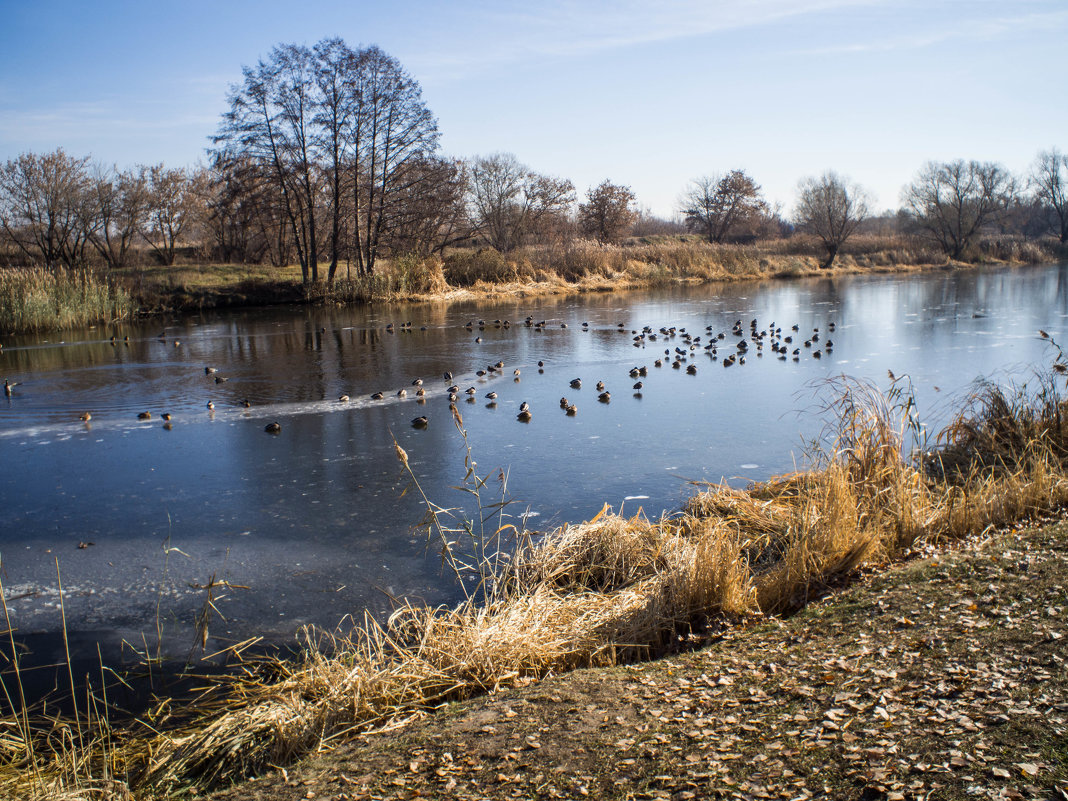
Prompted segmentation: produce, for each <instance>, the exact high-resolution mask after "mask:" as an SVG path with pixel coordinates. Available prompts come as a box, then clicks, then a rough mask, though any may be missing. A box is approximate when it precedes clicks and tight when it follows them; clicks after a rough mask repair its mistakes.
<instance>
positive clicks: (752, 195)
mask: <svg viewBox="0 0 1068 801" xmlns="http://www.w3.org/2000/svg"><path fill="white" fill-rule="evenodd" d="M680 205H681V209H680V211H681V212H682V214H683V216H684V217H685V219H686V224H687V225H688V226H689V227H690V230H693V231H700V232H702V233H703V234H704V236H705V237H706V238H707V239H708V241H709V242H716V243H720V242H724V241H726V240H727V239H729V238H732V237H737V236H741V235H745V234H749V235H753V234H754V233H755V231H756V229H757V227H758V226H759V224H760V222H761V221H762V220H763V218H764V217H766V216H767V215H768V212H769V208H768V204H767V202H766V201H765V200H764V198H763V196H762V195H761V192H760V186H759V184H757V183H756V181H754V180H753V179H752V178H750V177H749V176H748V175H746V174H745V173H744V172H743V171H742V170H731V171H730V172H729V173H727V174H726V175H724V176H722V177H716V176H702V177H701V178H696V179H694V180H693V181H691V182H690V187H689V188H688V189H687V190H686V192H685V193H684V194H683V196H682V199H681V204H680Z"/></svg>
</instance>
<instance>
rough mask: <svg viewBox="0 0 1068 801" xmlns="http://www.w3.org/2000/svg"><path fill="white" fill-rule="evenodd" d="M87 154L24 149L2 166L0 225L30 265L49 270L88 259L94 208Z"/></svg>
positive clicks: (74, 265) (0, 175)
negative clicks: (35, 263)
mask: <svg viewBox="0 0 1068 801" xmlns="http://www.w3.org/2000/svg"><path fill="white" fill-rule="evenodd" d="M88 164H89V159H88V158H81V159H76V158H73V157H71V156H68V155H67V154H66V153H64V152H63V150H62V149H60V150H56V151H54V152H52V153H46V154H44V155H36V154H34V153H23V154H22V155H21V156H19V157H18V158H16V159H12V160H9V161H7V162H6V163H5V164H4V165H3V166H2V167H0V228H2V229H3V231H4V234H5V236H6V237H7V238H8V239H9V240H11V242H12V243H13V244H14V245H15V246H16V247H17V248H18V249H19V250H21V251H22V253H24V254H25V256H26V257H27V259H29V261H30V262H31V263H33V262H36V261H38V260H40V261H41V262H43V263H44V266H45V267H47V268H49V269H55V268H57V267H67V268H74V267H78V266H80V265H82V264H84V262H85V249H86V244H87V242H88V234H89V231H90V230H91V229H92V227H93V225H94V224H95V223H94V221H93V215H92V212H91V206H92V198H91V193H90V191H89V187H90V180H89V174H88Z"/></svg>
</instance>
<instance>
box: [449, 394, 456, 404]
mask: <svg viewBox="0 0 1068 801" xmlns="http://www.w3.org/2000/svg"><path fill="white" fill-rule="evenodd" d="M449 403H456V393H455V392H450V393H449Z"/></svg>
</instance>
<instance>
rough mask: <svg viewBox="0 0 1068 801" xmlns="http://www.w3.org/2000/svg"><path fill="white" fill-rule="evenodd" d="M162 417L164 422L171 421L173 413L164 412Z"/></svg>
mask: <svg viewBox="0 0 1068 801" xmlns="http://www.w3.org/2000/svg"><path fill="white" fill-rule="evenodd" d="M86 414H88V412H86ZM160 417H162V418H163V422H164V423H169V422H170V421H171V413H170V412H164V413H163V414H161V415H160Z"/></svg>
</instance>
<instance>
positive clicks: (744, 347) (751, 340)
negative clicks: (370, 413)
mask: <svg viewBox="0 0 1068 801" xmlns="http://www.w3.org/2000/svg"><path fill="white" fill-rule="evenodd" d="M487 325H490V324H489V323H487V322H486V321H485V320H478V321H477V322H476V321H475V320H470V321H468V322H467V323H466V324H465V325H464V328H466V329H467V330H468V331H474V330H475V329H476V328H477V329H478V330H479V331H480V332H481V331H484V330H485V329H486V327H487ZM492 325H493V326H494V327H495V328H498V329H502V328H503V329H507V328H510V327H512V324H511V323H510V322H509V321H508V320H494V321H493V322H492ZM524 325H525V326H526V327H528V328H533V329H535V330H544V329H545V327H546V325H547V323H546V321H544V320H543V321H540V322H535V321H534V318H533V317H527V318H526V320H525V321H524ZM835 326H836V324H835V323H834V322H833V321H830V322H828V323H827V324H826V332H827V333H832V332H834V330H835ZM560 327H561V328H567V327H568V326H567V323H560ZM398 330H399V331H410V330H412V324H411V323H401V324H399V325H397V324H394V323H390V324H389V325H387V326H386V331H387V332H389V333H393V332H395V331H398ZM423 330H425V328H424V329H423ZM582 330H584V331H589V330H590V324H589V323H588V322H584V323H582ZM616 330H617V331H619V332H621V333H624V334H629V335H630V336H631V339H632V343H633V345H634V347H637V348H645V347H647V346H649V345H652V344H654V343H660V342H663V343H665V344H667V345H669V347H665V348H664V354H663V356H658V357H657V358H656V359H655V360H654V361H653V368H654V369H661V368H664V367H670V368H672V369H675V370H681V369H685V371H686V373H687V374H689V375H697V369H698V364H697V361H696V359H697V358H698V357H700V356H704V357H706V360H707V361H708V362H710V363H718V364H721V365H722V366H723V367H724V368H729V367H733V366H734V365H744V364H745V361H746V357H747V356H748V357H750V358H752V357H754V356H755V357H757V358H763V356H764V353H765V349H766V350H767V351H769V352H770V353H771V354H773V355H774V356H775V357H776V358H777V359H778V360H779V361H787V360H792V361H795V362H797V361H800V360H801V359H802V358H803V357H805V356H809V357H811V358H814V359H821V358H823V356H825V355H827V356H830V355H831V354H832V353H833V352H834V341H833V340H832V339H830V338H829V337H825V336H823V334H822V333H821V331H820V329H819V328H818V327H816V328H813V329H812V331H811V333H809V332H805V333H801V331H800V326H799V325H796V324H795V325H792V326H790V327H789V329H788V330H787V331H786V332H785V333H784V332H783V328H782V326H779V325H776V324H775V323H774V322H771V323H769V324H768V325H766V326H764V327H761V326H760V325H759V324H758V322H757V320H756V319H753V320H750V321H749V324H748V326H746V325H745V324H744V323H743V322H742V321H741V320H737V321H736V322H735V323H734V326H733V327H732V328H731V329H730V331H729V332H727V331H719V332H718V333H717V332H716V330H715V328H714V326H711V325H709V326H706V327H705V329H704V331H703V332H702V333H700V334H696V335H695V334H693V333H691V332H689V331H687V330H686V329H685V328H684V327H676V326H671V327H666V326H665V327H661V328H659V329H654V328H653V327H652V326H644V327H643V328H642V329H641V330H640V331H639V330H637V329H633V330H628V328H627V325H626V324H625V323H618V324H617V325H616ZM481 342H482V336H481V335H479V336H476V337H475V343H476V344H480V343H481ZM544 368H545V363H544V362H543V361H539V362H538V372H539V373H544V372H545V370H544ZM506 374H507V367H506V365H505V363H504V362H503V361H497V362H495V363H494V364H490V365H487V366H486V367H485V368H483V369H480V370H477V371H476V372H475V375H476V377H477V378H479V379H487V378H493V377H497V376H504V375H506ZM512 376H513V379H514V381H515V382H516V383H518V382H519V377H520V370H519V369H518V368H517V369H514V370H512ZM628 376H629V378H630V379H637V380H636V381H634V383H633V384H632V385H631V391H632V392H633V393H635V394H639V393H641V391H642V390H643V389H644V388H645V381H646V380H647V379H648V377H649V367H648V365H642V366H637V365H636V366H634V367H632V368H631V369H630V370H629V372H628ZM443 380H444V382H445V383H446V384H448V386H447V388H446V390H445V392H446V394H447V397H448V400H449V409H450V411H456V403H457V401H458V400H459V399H460V397H461V395H466V396H467V397H466V400H467V402H469V403H474V402H475V400H476V396H477V395H478V392H479V390H478V389H477V388H476V387H474V386H469V387H467V388H466V389H464V390H461V389H460V386H459V384H456V383H452V382H453V375H452V373H449V372H446V373H444V375H443ZM412 386H413V387H415V389H414V392H415V395H416V397H417V399H419V400H420V401H423V400H425V396H426V394H427V393H426V390H425V389H424V387H423V380H422V379H421V378H416V379H414V380H413V381H412ZM568 386H569V388H570V389H576V390H577V389H581V388H582V378H581V377H578V378H573V379H571V381H570V382H569V384H568ZM595 387H596V390H597V392H598V395H597V400H598V402H600V403H610V402H611V400H612V393H611V391H610V390H609V389H608V387H607V386H606V384H605V382H604V381H598V382H597V383H596V384H595ZM395 395H396V397H400V398H404V397H406V396H407V395H408V390H407V389H400V390H397V392H396V393H395ZM370 397H371V400H375V401H382V400H385V399H386V398H387V393H385V392H381V391H380V392H375V393H373V394H372V395H371V396H370ZM484 397H485V398H486V399H487V400H488V401H489V402H490V405H491V406H495V405H496V401H497V398H498V393H497V392H496V391H490V392H488V393H486V394H485V396H484ZM348 399H349V398H348V396H347V395H343V396H342V397H341V398H340V399H339V400H341V401H347V400H348ZM560 408H561V409H562V410H563V411H564V413H565V414H566V415H568V416H570V417H573V416H575V415H576V414H578V406H577V404H575V403H574V402H573V401H571V400H569V399H568V397H567V395H564V396H562V397H561V398H560ZM516 419H517V420H519V421H520V422H523V423H529V422H530V421H531V420H532V419H533V412H532V411H531V409H530V405H529V404H528V403H527V402H526V401H523V403H522V404H521V405H520V407H519V413H518V414H517V415H516ZM411 422H412V426H413V427H415V428H426V427H427V426H428V424H429V418H428V417H427V416H426V415H420V416H419V417H416V418H415V419H413V420H412V421H411Z"/></svg>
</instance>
